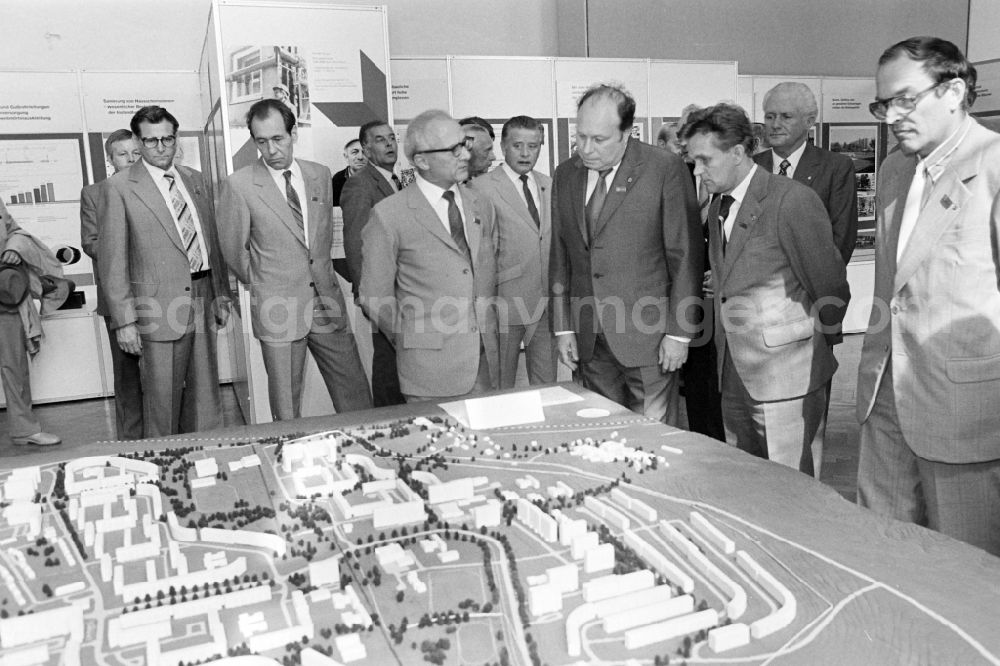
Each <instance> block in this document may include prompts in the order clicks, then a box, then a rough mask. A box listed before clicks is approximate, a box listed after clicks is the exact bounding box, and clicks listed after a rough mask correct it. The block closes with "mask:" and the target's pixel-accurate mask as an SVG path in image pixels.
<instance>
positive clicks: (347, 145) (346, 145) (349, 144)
mask: <svg viewBox="0 0 1000 666" xmlns="http://www.w3.org/2000/svg"><path fill="white" fill-rule="evenodd" d="M352 143H361V141H360V140H359V139H351V140H350V141H348V142H347V143H345V144H344V150H347V149H348V148H350V147H351V144H352Z"/></svg>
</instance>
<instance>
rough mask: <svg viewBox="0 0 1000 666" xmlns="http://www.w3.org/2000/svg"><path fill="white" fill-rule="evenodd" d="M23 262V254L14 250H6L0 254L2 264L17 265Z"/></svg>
mask: <svg viewBox="0 0 1000 666" xmlns="http://www.w3.org/2000/svg"><path fill="white" fill-rule="evenodd" d="M20 263H21V255H19V254H18V253H17V252H15V251H14V250H4V252H3V254H0V264H10V265H11V266H17V265H18V264H20Z"/></svg>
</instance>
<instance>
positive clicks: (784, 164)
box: [778, 160, 792, 176]
mask: <svg viewBox="0 0 1000 666" xmlns="http://www.w3.org/2000/svg"><path fill="white" fill-rule="evenodd" d="M790 166H792V163H791V162H789V161H788V160H781V164H779V165H778V175H779V176H787V175H788V167H790Z"/></svg>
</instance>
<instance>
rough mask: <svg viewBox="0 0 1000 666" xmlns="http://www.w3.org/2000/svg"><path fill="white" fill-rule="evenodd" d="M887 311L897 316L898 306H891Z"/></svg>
mask: <svg viewBox="0 0 1000 666" xmlns="http://www.w3.org/2000/svg"><path fill="white" fill-rule="evenodd" d="M889 310H890V311H891V312H892V314H899V306H896V305H893V306H892V307H891V308H889Z"/></svg>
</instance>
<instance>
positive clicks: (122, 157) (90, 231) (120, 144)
mask: <svg viewBox="0 0 1000 666" xmlns="http://www.w3.org/2000/svg"><path fill="white" fill-rule="evenodd" d="M104 153H105V154H106V155H107V158H108V161H109V162H110V163H111V166H112V167H114V170H115V173H118V172H119V171H121V170H122V169H125V168H126V167H128V166H129V165H132V164H135V163H136V162H137V161H139V160H140V159H142V155H141V153H140V152H139V144H138V143H136V141H135V137H134V136H133V135H132V131H131V130H127V129H120V130H116V131H114V132H112V133H111V134H110V135H109V136H108V139H107V141H105V142H104ZM106 183H107V180H102V181H100V182H97V183H94V184H93V185H86V186H84V188H83V190H81V191H80V243H81V245H82V246H83V251H84V252H86V253H87V256H88V257H90V258H91V260H92V261H93V262H94V278H95V280H94V281H95V282H96V286H97V309H96V312H97V314H98V316H101V317H104V324H105V326H106V327H107V329H108V340H109V341H110V342H111V368H112V372H113V374H114V387H115V431H116V432H117V436H118V439H142V381H141V376H140V372H139V359H140V357H138V356H133V355H131V354H126V353H125V352H123V351H122V348H121V347H119V346H118V342H117V341H116V340H115V333H114V328H113V324H112V321H111V316H110V308H109V307H108V296H107V294H105V293H104V287H103V285H102V284H101V281H100V279H99V275H100V273H98V271H97V248H98V246H99V241H100V232H101V214H100V212H99V211H98V208H97V206H98V203H99V202H100V200H101V188H102V187H104V185H105V184H106Z"/></svg>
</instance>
